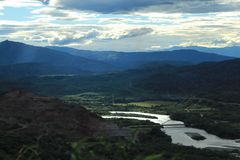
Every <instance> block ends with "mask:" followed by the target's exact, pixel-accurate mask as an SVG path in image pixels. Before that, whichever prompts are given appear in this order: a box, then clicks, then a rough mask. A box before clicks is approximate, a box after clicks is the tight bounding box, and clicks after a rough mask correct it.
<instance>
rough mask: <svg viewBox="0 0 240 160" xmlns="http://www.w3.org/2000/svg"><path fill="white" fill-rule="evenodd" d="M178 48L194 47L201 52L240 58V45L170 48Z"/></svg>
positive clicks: (191, 47)
mask: <svg viewBox="0 0 240 160" xmlns="http://www.w3.org/2000/svg"><path fill="white" fill-rule="evenodd" d="M176 49H177V50H178V49H180V50H181V49H193V50H197V51H200V52H207V53H217V54H220V55H223V56H230V57H237V58H240V46H232V47H224V48H207V47H198V46H189V47H173V48H170V49H169V50H170V51H171V50H176Z"/></svg>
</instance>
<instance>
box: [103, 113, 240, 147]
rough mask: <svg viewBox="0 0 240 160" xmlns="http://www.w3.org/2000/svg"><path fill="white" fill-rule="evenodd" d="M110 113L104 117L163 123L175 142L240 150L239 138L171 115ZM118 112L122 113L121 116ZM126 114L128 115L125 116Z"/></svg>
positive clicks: (164, 130)
mask: <svg viewBox="0 0 240 160" xmlns="http://www.w3.org/2000/svg"><path fill="white" fill-rule="evenodd" d="M110 113H111V115H110V116H102V117H103V118H106V119H109V118H110V119H112V118H123V119H135V120H141V121H151V122H153V123H156V124H159V125H162V126H163V128H162V129H161V130H162V131H163V132H165V134H167V135H169V136H170V137H171V138H172V143H174V144H178V145H183V146H193V147H195V148H209V149H216V150H234V149H237V150H240V143H239V140H230V139H222V138H219V137H217V136H215V135H213V134H209V133H207V132H206V131H204V130H202V129H196V128H190V127H186V126H185V125H184V123H183V122H181V121H174V120H172V119H171V118H170V116H169V115H160V114H151V113H143V112H123V111H111V112H110ZM117 114H121V116H119V115H117ZM124 114H125V115H126V116H124ZM141 116H142V117H141ZM151 117H152V118H151ZM191 134H192V135H200V136H201V137H204V138H205V139H203V140H195V139H193V138H191V136H190V135H191Z"/></svg>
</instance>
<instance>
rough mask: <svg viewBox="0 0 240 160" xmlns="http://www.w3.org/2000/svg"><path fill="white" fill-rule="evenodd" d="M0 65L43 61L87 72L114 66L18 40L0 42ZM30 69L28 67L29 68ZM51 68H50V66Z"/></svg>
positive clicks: (55, 65)
mask: <svg viewBox="0 0 240 160" xmlns="http://www.w3.org/2000/svg"><path fill="white" fill-rule="evenodd" d="M0 53H1V54H0V65H13V64H21V63H29V64H30V63H43V64H47V65H50V66H54V67H55V68H58V67H59V68H66V70H69V71H70V70H73V72H74V73H76V71H78V70H79V73H82V71H83V70H84V71H89V72H106V71H111V70H114V67H113V66H111V65H108V64H106V63H104V62H100V61H95V60H90V59H87V58H83V57H79V56H73V55H70V54H67V53H63V52H60V51H55V50H51V49H48V48H44V47H36V46H31V45H26V44H23V43H18V42H11V41H4V42H1V43H0ZM29 69H30V68H29ZM50 70H51V68H50Z"/></svg>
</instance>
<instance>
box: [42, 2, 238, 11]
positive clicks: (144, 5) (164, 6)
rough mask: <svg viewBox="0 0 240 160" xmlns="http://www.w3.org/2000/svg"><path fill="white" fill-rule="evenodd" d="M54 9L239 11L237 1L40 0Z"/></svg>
mask: <svg viewBox="0 0 240 160" xmlns="http://www.w3.org/2000/svg"><path fill="white" fill-rule="evenodd" d="M42 1H43V2H44V3H46V4H48V3H49V4H50V5H52V6H55V7H62V8H70V9H78V10H88V11H94V12H100V13H121V12H132V11H139V10H144V11H146V12H148V11H154V12H168V13H176V12H180V13H208V12H225V11H234V10H240V4H239V0H232V1H229V0H42Z"/></svg>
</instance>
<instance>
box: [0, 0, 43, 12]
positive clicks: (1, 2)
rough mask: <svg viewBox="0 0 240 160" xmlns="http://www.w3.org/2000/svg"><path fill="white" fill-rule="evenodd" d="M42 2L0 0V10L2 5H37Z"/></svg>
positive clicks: (19, 6) (36, 0)
mask: <svg viewBox="0 0 240 160" xmlns="http://www.w3.org/2000/svg"><path fill="white" fill-rule="evenodd" d="M39 6H42V4H41V3H40V2H39V1H38V0H0V10H1V9H3V8H4V7H14V8H21V7H39Z"/></svg>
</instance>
